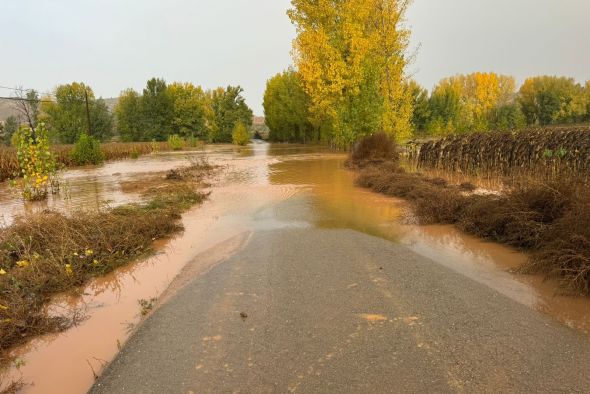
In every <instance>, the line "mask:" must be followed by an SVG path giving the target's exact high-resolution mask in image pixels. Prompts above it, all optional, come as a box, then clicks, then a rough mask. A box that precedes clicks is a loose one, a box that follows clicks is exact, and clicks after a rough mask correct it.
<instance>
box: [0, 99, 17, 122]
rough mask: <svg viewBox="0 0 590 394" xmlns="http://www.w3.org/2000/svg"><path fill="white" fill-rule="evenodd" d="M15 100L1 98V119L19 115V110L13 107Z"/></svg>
mask: <svg viewBox="0 0 590 394" xmlns="http://www.w3.org/2000/svg"><path fill="white" fill-rule="evenodd" d="M12 104H13V102H12V101H11V100H3V99H0V120H1V121H4V120H6V118H8V117H9V116H11V115H17V112H16V111H15V110H14V109H12Z"/></svg>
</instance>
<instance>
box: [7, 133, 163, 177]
mask: <svg viewBox="0 0 590 394" xmlns="http://www.w3.org/2000/svg"><path fill="white" fill-rule="evenodd" d="M73 149H74V145H54V146H52V147H51V151H52V152H53V153H54V155H55V158H56V161H57V164H59V165H61V166H64V167H73V166H74V165H75V164H74V162H73V160H72V150H73ZM101 150H102V153H103V154H104V159H105V160H121V159H127V158H137V157H139V156H142V155H147V154H150V153H154V152H158V151H172V150H174V149H172V147H170V144H169V143H168V142H109V143H106V144H101ZM18 173H19V166H18V161H17V158H16V149H14V148H12V147H0V182H2V181H5V180H7V179H10V178H13V177H15V175H17V174H18Z"/></svg>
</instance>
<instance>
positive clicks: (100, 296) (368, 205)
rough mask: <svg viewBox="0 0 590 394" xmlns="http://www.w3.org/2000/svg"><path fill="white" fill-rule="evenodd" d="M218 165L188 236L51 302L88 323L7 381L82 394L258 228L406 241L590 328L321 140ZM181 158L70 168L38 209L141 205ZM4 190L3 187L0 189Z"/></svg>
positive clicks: (16, 359) (7, 202) (542, 287)
mask: <svg viewBox="0 0 590 394" xmlns="http://www.w3.org/2000/svg"><path fill="white" fill-rule="evenodd" d="M192 155H195V156H206V157H207V158H208V161H209V163H210V164H212V165H217V166H220V172H219V173H217V174H216V175H215V176H214V177H213V178H212V179H209V180H208V181H207V182H208V183H210V186H208V187H206V188H205V189H204V191H207V192H208V191H210V192H211V194H210V195H209V197H208V199H207V200H206V201H204V202H203V204H202V205H201V206H199V207H195V208H193V209H190V210H189V211H188V212H186V213H185V214H184V215H183V217H182V220H181V224H182V226H183V227H184V232H182V233H180V234H178V235H177V236H176V237H174V238H172V239H170V240H164V241H159V242H157V243H156V244H155V245H154V246H153V248H154V250H155V251H156V255H154V256H152V257H149V258H147V259H146V258H140V259H137V260H134V261H133V262H132V263H130V264H127V265H124V266H122V267H120V268H118V269H116V270H114V271H112V272H111V273H110V274H107V275H105V276H102V277H98V278H96V279H93V280H91V281H90V282H88V283H87V284H86V285H83V286H82V287H80V288H78V289H77V290H76V291H74V292H65V293H63V294H61V295H59V296H57V297H55V298H54V299H53V302H52V303H51V306H50V308H49V313H50V314H53V315H59V314H63V312H64V311H68V312H70V313H71V312H72V311H77V312H78V313H80V314H81V315H82V316H84V317H85V318H84V319H81V320H80V321H79V322H78V324H77V325H76V326H75V327H73V328H70V329H69V330H67V331H65V332H64V333H61V334H51V335H45V336H41V337H38V338H37V339H34V340H32V341H29V342H28V343H27V344H26V345H25V346H23V347H19V348H16V349H14V350H13V351H12V352H11V356H12V357H13V362H12V364H9V366H10V368H9V370H8V372H7V375H6V376H5V381H13V380H18V379H21V378H22V380H23V382H24V383H34V384H32V385H31V384H28V385H25V386H24V387H23V392H28V393H52V392H55V393H58V392H84V391H86V390H87V389H88V388H89V387H90V385H91V384H92V383H93V381H94V374H100V372H101V370H102V368H103V367H104V365H105V363H106V362H108V361H110V360H111V359H112V358H113V356H114V355H115V354H116V353H117V351H118V348H119V347H120V346H121V345H122V344H123V343H124V342H125V340H126V339H127V338H128V336H129V335H130V333H131V332H132V330H133V327H134V326H136V325H137V324H138V323H140V321H141V319H142V318H143V315H144V314H145V313H149V310H150V309H152V308H157V307H158V301H157V300H160V302H161V301H162V300H163V299H166V298H169V297H170V296H171V294H173V292H174V289H169V290H166V289H167V288H168V285H169V284H170V283H171V282H172V281H173V279H174V278H175V277H176V275H177V274H178V273H179V272H182V273H183V274H182V276H183V277H184V276H187V275H188V276H190V275H196V274H198V273H200V272H204V271H206V270H207V269H209V268H210V267H211V266H213V265H214V264H217V263H218V262H220V261H222V260H223V259H224V258H226V257H227V256H229V255H231V254H232V253H233V252H234V251H236V250H238V249H239V248H240V245H242V244H243V243H244V242H246V241H247V239H248V237H249V234H250V233H252V232H254V231H272V230H274V229H280V228H304V229H305V228H348V229H353V230H355V231H359V232H363V233H367V234H371V235H373V236H376V237H380V238H384V239H387V240H390V241H391V242H395V243H401V244H404V245H406V246H407V247H408V248H410V249H412V250H413V251H415V252H417V253H419V254H422V255H424V256H427V257H429V258H431V259H432V261H433V264H442V265H445V266H447V267H449V268H451V269H453V270H455V271H458V272H461V273H462V274H463V275H465V276H466V277H469V278H471V279H473V280H475V281H478V282H480V283H483V284H485V285H487V286H489V287H492V288H493V289H495V290H497V291H498V292H500V293H502V294H504V295H506V296H508V297H510V298H512V299H514V300H516V301H518V302H520V303H522V304H525V305H527V306H529V307H531V308H534V309H538V310H541V311H543V312H545V313H548V314H549V315H551V316H553V317H555V318H556V319H558V320H559V321H562V322H564V323H566V324H569V325H571V326H572V327H575V328H577V329H579V330H581V331H585V332H590V318H589V316H588V314H587V311H588V310H590V309H589V308H590V302H589V301H588V299H587V298H584V297H571V296H562V295H559V294H560V293H559V290H558V287H557V285H556V283H554V282H551V281H548V282H547V281H543V277H542V276H535V275H514V274H512V273H510V272H509V271H511V270H513V269H514V268H516V267H519V266H521V265H522V264H524V263H525V262H526V261H527V258H528V256H527V255H526V254H524V253H522V252H519V251H517V250H515V249H512V248H509V247H506V246H502V245H499V244H495V243H489V242H484V241H482V240H479V239H477V238H474V237H471V236H468V235H466V234H464V233H463V232H461V231H459V230H457V229H455V228H453V227H451V226H448V225H426V226H420V225H416V224H412V216H413V215H412V210H411V209H410V208H411V205H409V204H408V203H407V202H406V201H404V200H400V199H397V198H392V197H388V196H384V195H380V194H376V193H373V192H371V191H368V190H366V189H363V188H360V187H357V186H355V177H356V174H355V173H354V172H353V171H350V170H348V169H346V167H345V161H346V156H345V155H344V154H340V153H333V152H329V151H326V150H325V149H322V148H318V147H304V146H296V145H270V144H266V143H257V144H253V145H250V146H247V147H243V148H236V147H230V146H208V147H206V149H205V150H204V151H203V152H198V153H192ZM185 156H186V154H184V153H161V154H157V155H149V156H145V157H142V158H140V159H138V160H126V161H121V162H111V163H107V164H105V165H104V166H102V167H97V168H86V169H76V170H70V171H67V172H66V173H65V174H64V179H67V180H68V182H69V183H70V198H69V201H63V200H50V201H48V202H47V203H46V205H42V204H33V205H29V206H28V208H27V209H28V210H29V211H38V210H43V209H47V208H51V209H57V210H60V211H64V212H68V211H70V212H71V211H74V210H76V209H78V208H79V207H85V208H87V209H91V208H96V207H100V206H101V205H103V201H104V200H109V199H114V200H116V201H117V202H118V204H125V203H128V202H137V201H141V200H142V190H145V188H146V185H152V184H153V182H154V179H161V178H158V176H159V175H157V174H162V173H166V172H168V171H169V170H171V169H174V168H177V167H178V166H179V165H186V164H187V161H186V158H185ZM2 191H3V192H5V191H6V186H3V187H2ZM0 207H1V208H2V211H3V212H7V214H6V216H7V217H6V218H5V221H6V222H7V223H10V222H11V221H12V220H13V218H14V216H15V215H18V214H23V213H25V212H26V210H25V208H24V206H23V204H22V203H20V202H19V201H18V199H17V198H15V197H10V195H8V194H4V196H3V197H1V198H0Z"/></svg>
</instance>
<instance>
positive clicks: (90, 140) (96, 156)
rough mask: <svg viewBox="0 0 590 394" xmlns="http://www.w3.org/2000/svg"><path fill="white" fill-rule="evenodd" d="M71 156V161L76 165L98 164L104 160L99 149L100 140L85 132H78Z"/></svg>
mask: <svg viewBox="0 0 590 394" xmlns="http://www.w3.org/2000/svg"><path fill="white" fill-rule="evenodd" d="M71 157H72V160H73V162H74V163H75V164H76V165H78V166H82V165H87V164H94V165H96V164H100V163H102V162H103V160H104V154H103V153H102V150H101V149H100V142H99V141H98V140H97V139H96V138H94V137H91V136H89V135H88V134H86V133H82V134H80V138H78V141H76V145H74V149H73V150H72V153H71Z"/></svg>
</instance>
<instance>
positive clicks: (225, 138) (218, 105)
mask: <svg viewBox="0 0 590 394" xmlns="http://www.w3.org/2000/svg"><path fill="white" fill-rule="evenodd" d="M242 92H243V89H242V88H241V87H240V86H228V87H227V88H226V89H223V88H218V89H216V90H214V91H212V92H210V95H211V121H210V130H209V140H210V141H211V142H231V141H232V133H233V130H234V127H235V125H236V124H237V123H238V122H241V123H242V124H244V126H246V127H250V126H252V115H253V114H252V110H251V109H250V108H249V107H248V105H247V104H246V101H245V99H244V97H243V96H242Z"/></svg>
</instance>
